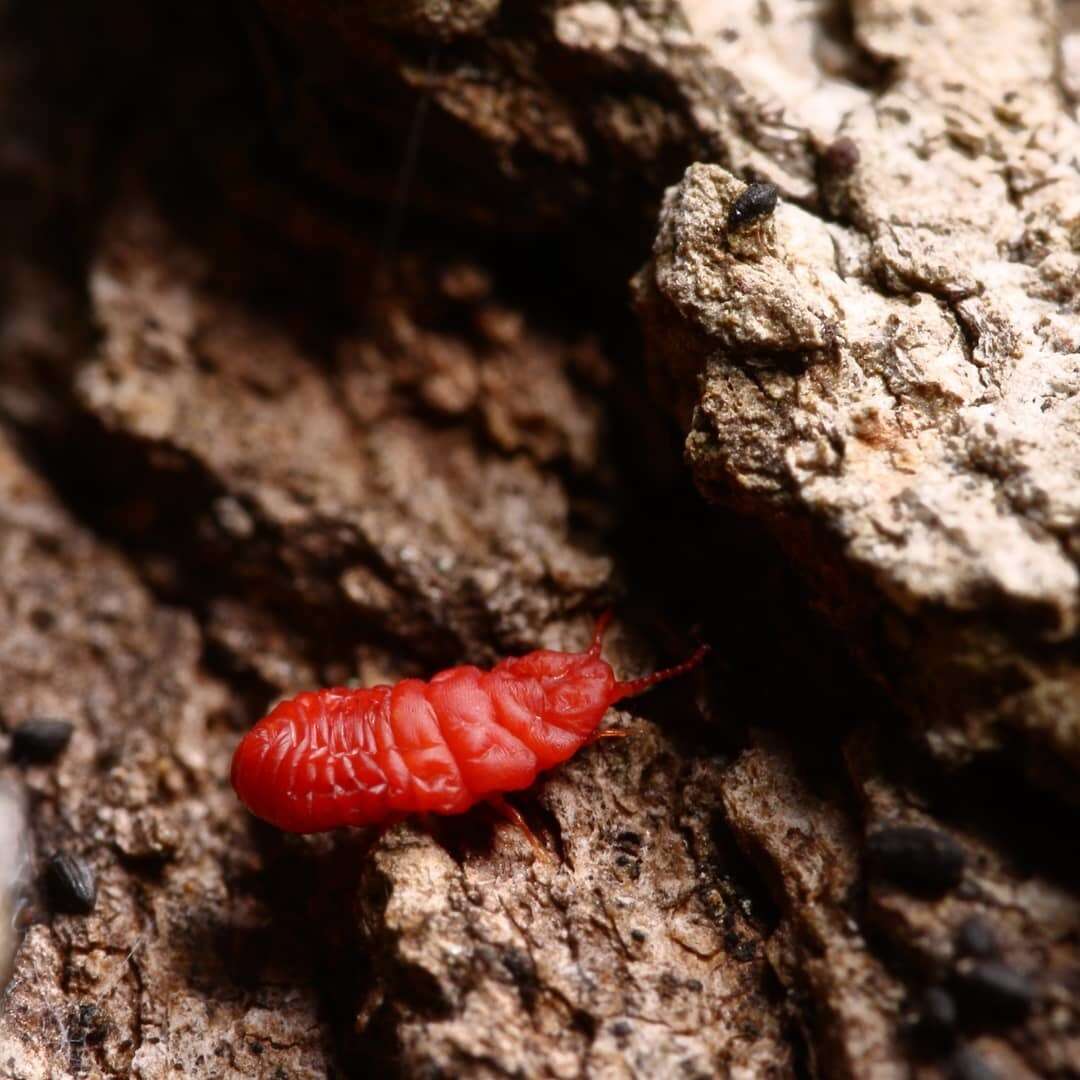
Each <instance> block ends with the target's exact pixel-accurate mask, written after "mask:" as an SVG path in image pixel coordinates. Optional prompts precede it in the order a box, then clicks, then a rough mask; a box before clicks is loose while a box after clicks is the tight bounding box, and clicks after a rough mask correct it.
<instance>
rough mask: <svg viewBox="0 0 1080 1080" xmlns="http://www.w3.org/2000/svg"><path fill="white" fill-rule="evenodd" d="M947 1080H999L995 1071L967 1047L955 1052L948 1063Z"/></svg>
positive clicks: (999, 1075)
mask: <svg viewBox="0 0 1080 1080" xmlns="http://www.w3.org/2000/svg"><path fill="white" fill-rule="evenodd" d="M949 1080H1001V1074H1000V1073H999V1072H998V1071H997V1069H993V1068H991V1067H990V1066H989V1065H988V1064H987V1063H986V1060H985V1059H984V1058H983V1057H981V1056H980V1055H979V1054H977V1053H976V1052H975V1051H974V1050H972V1049H971V1047H969V1046H965V1047H964V1048H963V1049H962V1050H957V1052H956V1053H955V1054H954V1055H953V1057H952V1061H950V1062H949Z"/></svg>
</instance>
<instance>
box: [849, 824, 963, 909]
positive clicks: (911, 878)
mask: <svg viewBox="0 0 1080 1080" xmlns="http://www.w3.org/2000/svg"><path fill="white" fill-rule="evenodd" d="M866 846H867V855H868V856H869V860H870V869H871V872H872V873H873V874H875V875H876V876H878V877H882V878H886V879H887V880H889V881H891V882H893V883H894V884H896V885H900V886H901V887H903V888H905V889H907V890H908V891H910V892H916V893H925V894H928V895H932V896H940V895H941V894H942V893H945V892H948V890H949V889H954V888H956V886H957V885H959V884H960V881H961V880H962V878H963V876H964V863H965V861H966V860H965V856H964V849H963V848H962V847H961V846H960V845H959V844H958V843H957V842H956V841H955V840H954V839H953V838H952V837H951V836H949V835H948V834H947V833H943V832H939V831H938V830H936V829H924V828H920V827H919V826H915V825H898V826H894V827H891V828H887V829H879V830H878V831H877V832H873V833H871V834H870V836H869V838H868V839H867V845H866Z"/></svg>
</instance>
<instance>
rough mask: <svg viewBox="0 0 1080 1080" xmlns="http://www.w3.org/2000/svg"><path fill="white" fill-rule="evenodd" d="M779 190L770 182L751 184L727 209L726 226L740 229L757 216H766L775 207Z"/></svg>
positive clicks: (755, 219)
mask: <svg viewBox="0 0 1080 1080" xmlns="http://www.w3.org/2000/svg"><path fill="white" fill-rule="evenodd" d="M778 198H779V192H778V191H777V190H776V188H775V187H774V186H773V185H772V184H751V185H750V186H749V187H748V188H747V189H746V190H745V191H744V192H743V193H742V194H741V195H740V196H739V197H738V198H737V199H736V200H735V201H734V202H733V203H732V204H731V209H730V210H729V211H728V219H727V223H728V228H729V229H742V228H744V227H745V226H747V225H749V224H750V222H752V221H757V219H758V218H762V217H767V216H768V215H769V214H771V213H772V212H773V211H774V210H775V209H776V201H777V199H778Z"/></svg>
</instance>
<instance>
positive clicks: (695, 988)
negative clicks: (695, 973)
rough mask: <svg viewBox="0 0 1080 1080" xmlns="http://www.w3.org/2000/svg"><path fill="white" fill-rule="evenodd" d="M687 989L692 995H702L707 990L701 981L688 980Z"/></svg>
mask: <svg viewBox="0 0 1080 1080" xmlns="http://www.w3.org/2000/svg"><path fill="white" fill-rule="evenodd" d="M686 989H687V990H689V991H690V992H691V993H692V994H700V993H701V991H702V990H704V989H705V984H704V983H703V982H702V981H701V980H700V979H687V980H686Z"/></svg>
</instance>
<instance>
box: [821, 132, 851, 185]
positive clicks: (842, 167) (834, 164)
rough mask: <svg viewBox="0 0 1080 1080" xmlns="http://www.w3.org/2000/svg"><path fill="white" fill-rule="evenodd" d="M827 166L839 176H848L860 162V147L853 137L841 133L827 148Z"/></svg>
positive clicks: (825, 158) (825, 157)
mask: <svg viewBox="0 0 1080 1080" xmlns="http://www.w3.org/2000/svg"><path fill="white" fill-rule="evenodd" d="M824 162H825V167H826V168H827V169H828V170H829V172H831V173H834V174H836V175H837V176H847V175H849V174H850V173H852V172H854V170H855V166H856V165H858V164H859V148H858V146H857V145H856V144H855V141H854V140H853V139H849V138H848V137H847V136H846V135H841V136H840V137H839V138H838V139H833V141H832V142H831V143H829V145H828V146H827V147H826V148H825V155H824Z"/></svg>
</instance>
